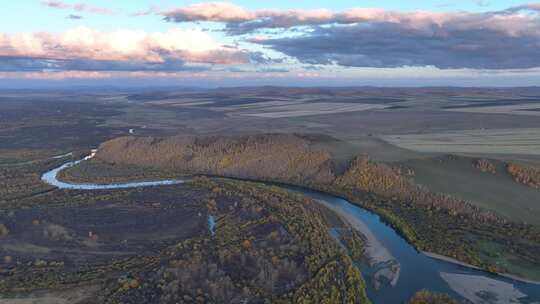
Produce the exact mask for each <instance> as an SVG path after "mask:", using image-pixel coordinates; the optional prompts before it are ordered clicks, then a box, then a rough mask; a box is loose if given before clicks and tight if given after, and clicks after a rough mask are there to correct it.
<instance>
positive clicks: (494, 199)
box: [396, 156, 540, 226]
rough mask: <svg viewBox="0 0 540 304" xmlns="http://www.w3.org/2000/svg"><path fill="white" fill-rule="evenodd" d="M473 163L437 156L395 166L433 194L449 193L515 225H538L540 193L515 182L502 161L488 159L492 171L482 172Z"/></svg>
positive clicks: (539, 218)
mask: <svg viewBox="0 0 540 304" xmlns="http://www.w3.org/2000/svg"><path fill="white" fill-rule="evenodd" d="M474 161H475V158H469V157H463V156H461V157H459V156H439V157H432V158H424V159H415V160H409V161H405V162H398V163H396V164H397V165H400V166H403V167H406V168H410V169H412V170H413V172H414V176H413V178H414V180H415V182H416V183H418V184H421V185H424V186H426V187H427V188H429V189H431V190H432V191H436V192H441V193H447V194H451V195H452V196H455V197H459V198H461V199H464V200H467V201H469V202H471V203H473V204H475V205H477V206H479V207H481V208H483V209H487V210H493V211H495V212H497V213H498V214H501V215H504V216H506V217H508V218H509V219H510V220H512V221H515V222H524V223H529V224H533V225H538V226H540V205H539V204H538V203H537V202H538V200H539V199H540V191H538V190H537V189H534V188H531V187H527V186H526V185H523V184H520V183H517V182H515V181H514V179H513V178H512V176H510V175H509V174H508V173H507V170H506V166H507V164H506V163H505V162H502V161H497V160H490V162H491V163H493V164H494V172H482V171H481V170H479V169H477V168H475V167H474Z"/></svg>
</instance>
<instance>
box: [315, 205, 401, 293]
mask: <svg viewBox="0 0 540 304" xmlns="http://www.w3.org/2000/svg"><path fill="white" fill-rule="evenodd" d="M317 202H319V203H320V204H322V205H323V206H325V207H327V208H328V209H330V210H332V211H334V212H335V213H336V214H337V215H338V216H340V217H341V218H342V219H343V220H344V221H345V222H347V223H348V224H349V225H351V227H353V228H354V229H356V230H357V231H359V232H360V233H361V234H362V235H363V236H364V237H365V243H366V246H365V251H364V254H365V256H366V258H367V259H368V261H369V264H370V266H372V267H373V266H381V269H379V270H378V271H377V272H376V273H375V275H374V278H373V279H374V284H375V287H376V288H377V289H378V288H379V287H380V286H381V281H380V279H381V278H385V279H386V280H388V282H389V283H390V285H391V286H396V284H397V282H398V280H399V275H400V272H401V266H400V264H399V261H398V260H397V259H396V258H395V257H394V256H393V255H392V254H391V253H390V251H389V250H388V249H387V248H386V247H385V246H384V245H383V244H382V243H381V242H380V241H379V240H378V239H377V238H376V237H375V235H374V234H373V232H371V230H370V229H369V227H368V226H367V225H366V224H365V223H364V222H362V221H361V220H360V219H358V218H356V217H355V216H353V215H352V214H350V213H347V212H346V211H345V210H343V209H341V208H338V207H335V206H334V205H332V204H329V203H328V202H326V201H324V200H317Z"/></svg>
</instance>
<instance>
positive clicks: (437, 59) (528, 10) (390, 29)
mask: <svg viewBox="0 0 540 304" xmlns="http://www.w3.org/2000/svg"><path fill="white" fill-rule="evenodd" d="M227 8H228V9H227ZM164 16H165V18H166V20H168V21H175V22H188V21H191V22H192V21H214V22H222V23H224V24H225V31H226V32H227V33H228V34H229V35H244V34H256V33H259V32H260V31H266V32H265V33H266V36H267V37H262V38H261V37H258V38H252V39H249V38H248V39H247V40H246V41H249V42H251V43H254V44H258V45H262V46H264V47H266V48H270V49H272V50H275V51H278V52H281V53H283V54H285V55H287V56H289V57H292V58H295V59H297V60H298V61H300V62H301V63H304V64H323V65H334V64H337V65H341V66H349V67H378V68H383V67H384V68H395V67H405V66H434V67H437V68H441V69H454V68H472V69H526V68H534V67H540V3H533V4H525V5H520V6H515V7H510V8H508V9H505V10H500V11H491V12H482V13H473V12H466V11H455V12H430V11H412V12H401V11H392V10H385V9H376V8H352V9H348V10H344V11H340V12H335V11H330V10H325V9H320V10H255V11H248V10H245V9H243V8H241V7H238V6H235V5H232V4H226V3H210V4H198V5H192V6H187V7H184V8H179V9H176V10H172V11H169V12H167V13H166V14H164ZM269 29H280V30H281V32H278V33H279V35H276V33H275V32H274V33H272V32H269V31H268V30H269ZM298 29H300V30H298ZM293 30H295V31H293Z"/></svg>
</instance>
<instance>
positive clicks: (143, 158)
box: [96, 134, 334, 183]
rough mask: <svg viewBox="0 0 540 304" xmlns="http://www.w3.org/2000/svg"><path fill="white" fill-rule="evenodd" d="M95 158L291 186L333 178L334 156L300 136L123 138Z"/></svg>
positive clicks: (114, 162)
mask: <svg viewBox="0 0 540 304" xmlns="http://www.w3.org/2000/svg"><path fill="white" fill-rule="evenodd" d="M96 158H97V159H99V160H102V161H104V162H106V163H109V164H129V165H138V166H142V167H158V168H160V169H169V168H170V169H175V170H176V171H181V172H185V173H196V174H210V175H222V176H231V177H240V178H246V179H256V180H268V179H272V180H276V181H287V182H291V183H306V182H318V183H328V182H331V181H332V180H333V179H334V175H333V170H332V166H333V165H332V161H331V155H330V153H328V152H327V151H324V150H321V149H314V148H313V147H312V146H311V142H310V141H309V140H308V139H307V138H304V137H301V136H297V135H283V134H276V135H254V136H243V137H185V136H182V137H171V138H164V139H158V138H140V137H139V138H134V137H121V138H117V139H114V140H111V141H108V142H105V143H104V144H102V145H101V146H100V148H99V151H98V154H97V156H96Z"/></svg>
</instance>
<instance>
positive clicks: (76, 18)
mask: <svg viewBox="0 0 540 304" xmlns="http://www.w3.org/2000/svg"><path fill="white" fill-rule="evenodd" d="M66 19H71V20H81V19H83V16H81V15H74V14H70V15H67V16H66Z"/></svg>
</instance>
